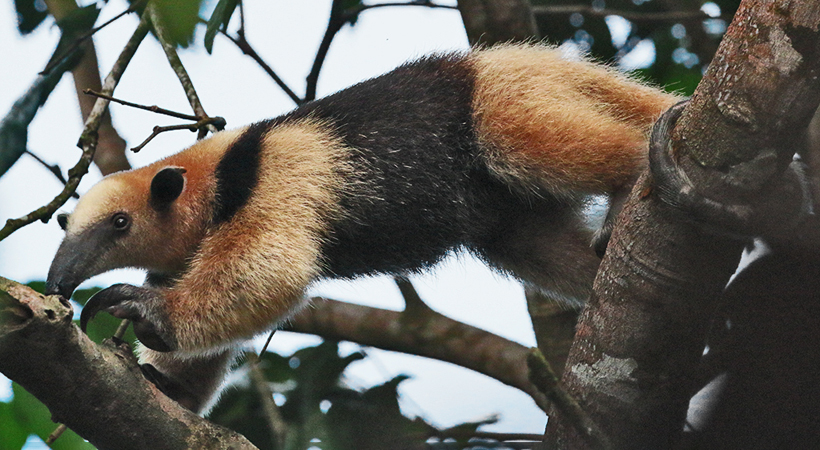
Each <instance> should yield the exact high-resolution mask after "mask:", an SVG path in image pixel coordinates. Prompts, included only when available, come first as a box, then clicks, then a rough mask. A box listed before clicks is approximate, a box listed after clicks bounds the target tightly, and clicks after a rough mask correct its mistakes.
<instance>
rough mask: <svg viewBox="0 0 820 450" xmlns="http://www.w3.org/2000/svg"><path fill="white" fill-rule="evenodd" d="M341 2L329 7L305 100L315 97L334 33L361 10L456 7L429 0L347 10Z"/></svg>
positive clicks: (362, 6) (336, 0)
mask: <svg viewBox="0 0 820 450" xmlns="http://www.w3.org/2000/svg"><path fill="white" fill-rule="evenodd" d="M341 4H342V2H341V1H339V0H334V1H333V5H332V6H331V7H330V8H331V9H330V18H329V19H328V24H327V29H326V30H325V35H324V36H323V37H322V42H321V43H320V44H319V49H318V50H317V51H316V57H315V58H314V59H313V66H312V67H311V68H310V73H309V74H308V76H307V78H306V82H307V86H306V88H305V98H304V101H305V102H309V101H311V100H315V99H316V86H317V84H318V83H319V72H321V70H322V65H323V64H324V62H325V58H326V57H327V52H328V50H330V43H331V42H333V38H334V37H336V34H337V33H338V32H339V30H341V29H342V27H343V26H344V25H345V24H346V23H348V22H351V21H353V20H355V19H356V18H357V17H358V16H359V14H361V13H362V12H363V11H367V10H368V9H374V8H383V7H388V6H424V7H427V8H444V9H457V7H455V6H449V5H439V4H436V3H432V2H429V1H420V2H411V3H393V2H391V3H379V4H375V5H358V6H356V7H353V8H350V9H347V10H343V9H342V8H341V6H340V5H341Z"/></svg>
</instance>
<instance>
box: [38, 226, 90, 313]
mask: <svg viewBox="0 0 820 450" xmlns="http://www.w3.org/2000/svg"><path fill="white" fill-rule="evenodd" d="M87 244H88V243H87V242H83V239H81V238H79V237H76V236H66V237H65V239H63V242H62V243H61V244H60V248H59V249H57V254H56V255H54V259H53V260H52V261H51V267H50V268H49V269H48V279H47V280H46V294H47V295H55V294H59V295H62V296H63V297H65V298H70V297H71V294H73V293H74V290H75V289H77V286H79V285H80V283H82V282H83V281H85V280H87V279H89V278H91V277H93V276H94V275H97V274H99V273H102V272H103V268H102V267H101V264H100V262H101V261H100V259H101V257H102V256H103V253H104V252H105V249H104V248H101V247H100V246H93V245H87Z"/></svg>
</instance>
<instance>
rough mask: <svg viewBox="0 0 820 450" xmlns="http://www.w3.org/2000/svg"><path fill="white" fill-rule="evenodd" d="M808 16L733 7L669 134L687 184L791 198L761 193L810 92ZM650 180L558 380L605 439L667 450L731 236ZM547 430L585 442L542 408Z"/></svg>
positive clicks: (777, 170) (812, 104)
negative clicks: (672, 202) (693, 215)
mask: <svg viewBox="0 0 820 450" xmlns="http://www.w3.org/2000/svg"><path fill="white" fill-rule="evenodd" d="M818 25H820V5H818V4H817V3H816V2H808V1H792V2H786V1H763V0H751V1H745V2H743V4H742V5H741V6H740V9H739V10H738V12H737V15H736V16H735V20H734V21H733V23H732V25H731V26H730V28H729V30H728V31H727V34H726V36H725V37H724V41H723V43H722V44H721V46H720V49H719V50H718V53H717V54H716V56H715V58H714V60H713V61H712V64H711V65H710V67H709V70H708V71H707V73H706V75H705V78H704V80H703V82H702V83H701V85H700V86H699V87H698V90H697V91H696V92H695V95H694V97H693V98H692V101H691V104H690V105H689V106H688V107H687V108H686V111H685V112H684V115H683V117H681V119H680V121H679V122H678V126H677V128H676V129H675V131H674V133H673V137H674V141H673V147H674V152H673V154H674V155H675V156H676V157H677V158H678V159H679V163H680V166H681V167H682V168H683V169H684V170H685V173H686V175H687V176H688V178H689V179H691V180H692V181H693V183H694V186H695V188H696V190H697V192H699V193H700V194H702V195H704V196H705V197H707V198H710V199H713V200H717V201H720V202H723V203H724V204H731V205H737V204H745V205H751V206H752V207H759V206H761V205H764V204H771V203H777V202H778V201H780V200H782V201H783V202H784V203H788V204H791V203H789V202H785V200H786V199H780V198H771V192H773V191H776V188H777V187H779V186H780V184H781V182H782V179H783V174H784V170H785V168H786V165H787V164H788V163H789V162H790V161H791V158H792V155H793V154H794V153H795V151H796V150H797V148H796V146H797V145H798V143H799V138H800V137H801V136H802V133H801V132H800V131H801V130H805V128H806V126H807V124H808V121H809V119H810V118H811V114H812V113H813V112H814V110H815V109H816V108H817V104H818V99H820V85H818V84H817V82H816V80H817V75H818V69H820V58H818V55H817V52H818V50H819V49H820V40H819V39H818V33H817V29H818ZM652 190H653V186H652V183H651V181H650V176H649V175H648V174H644V175H643V176H642V177H641V179H640V180H639V182H638V184H637V185H636V187H635V189H634V191H633V193H632V196H631V198H630V201H629V202H628V204H627V205H626V207H625V208H624V212H623V214H622V215H621V217H620V219H619V225H618V226H617V227H616V230H615V233H614V235H613V238H612V242H611V243H610V246H609V249H608V250H607V254H606V256H605V258H604V261H603V263H602V266H601V270H600V271H599V274H598V278H597V279H596V281H595V293H594V294H593V296H592V298H591V299H590V302H589V303H588V305H587V307H586V309H585V311H584V312H583V314H582V317H581V322H580V323H579V329H578V333H577V336H576V339H575V342H574V344H573V348H572V350H571V352H570V356H569V360H568V362H567V369H566V370H565V372H564V377H563V382H564V383H565V385H566V386H567V388H568V389H569V391H570V392H571V393H573V394H574V395H575V396H576V398H577V399H578V400H579V402H580V403H581V405H582V406H583V407H584V408H585V409H586V410H587V412H588V413H589V414H590V415H592V417H593V419H594V420H596V421H597V422H598V424H599V426H601V428H603V430H604V431H605V433H607V434H608V435H609V436H610V438H611V439H612V442H613V444H614V447H616V448H670V447H672V446H674V445H675V444H676V443H677V442H678V440H679V439H680V436H681V431H682V429H683V421H684V418H685V414H686V410H687V405H688V402H689V398H690V397H691V395H692V394H693V390H694V389H695V388H697V387H698V386H697V384H696V382H695V381H696V380H697V379H698V374H697V367H698V363H699V360H700V356H701V354H702V352H703V348H704V343H705V339H706V331H707V329H708V327H709V324H710V319H711V318H712V313H713V311H714V310H715V303H716V299H717V298H718V296H719V294H720V292H721V291H722V290H723V288H724V286H725V285H726V283H727V281H728V280H729V277H730V276H731V275H732V273H733V272H734V270H735V268H736V266H737V262H738V260H739V258H740V254H741V251H742V249H743V246H744V242H743V241H741V240H736V239H732V238H729V237H728V234H722V233H713V232H709V231H705V229H704V227H703V226H701V225H702V224H696V223H693V222H692V221H690V220H687V217H686V211H677V210H675V209H674V208H670V207H668V206H666V205H664V204H662V203H661V202H659V201H657V199H656V196H655V195H653V194H652ZM778 192H779V191H778ZM767 196H768V197H769V198H766V197H767ZM776 219H777V220H779V221H780V222H781V223H782V224H784V225H785V224H788V223H789V222H790V220H789V218H788V217H785V216H783V217H777V218H776ZM713 231H714V229H713ZM735 231H736V230H727V232H728V233H733V232H735ZM548 431H549V432H550V436H551V437H552V438H553V439H556V440H557V441H558V443H559V447H560V448H571V449H583V448H589V445H588V444H587V443H586V442H584V441H583V440H582V439H581V438H580V437H579V435H578V434H577V432H576V431H575V430H573V429H572V428H571V427H569V426H567V424H566V423H564V422H563V421H562V420H561V419H560V417H551V419H550V427H549V430H548Z"/></svg>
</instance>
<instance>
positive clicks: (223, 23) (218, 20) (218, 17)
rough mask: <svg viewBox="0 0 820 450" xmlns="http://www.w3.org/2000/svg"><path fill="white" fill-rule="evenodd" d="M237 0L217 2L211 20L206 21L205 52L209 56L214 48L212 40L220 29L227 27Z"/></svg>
mask: <svg viewBox="0 0 820 450" xmlns="http://www.w3.org/2000/svg"><path fill="white" fill-rule="evenodd" d="M237 2H238V0H219V3H217V4H216V8H214V12H213V14H211V18H210V19H208V28H207V29H206V30H205V50H207V51H208V53H209V54H210V53H211V52H212V51H213V47H214V38H216V33H218V32H219V30H220V29H222V28H224V27H227V26H228V22H230V20H231V16H232V15H233V12H234V11H235V10H236V5H237Z"/></svg>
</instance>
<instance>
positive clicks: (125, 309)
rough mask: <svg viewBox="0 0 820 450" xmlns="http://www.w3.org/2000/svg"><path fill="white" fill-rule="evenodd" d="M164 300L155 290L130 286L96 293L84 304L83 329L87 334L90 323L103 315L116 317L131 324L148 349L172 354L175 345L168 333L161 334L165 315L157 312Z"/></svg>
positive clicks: (115, 286)
mask: <svg viewBox="0 0 820 450" xmlns="http://www.w3.org/2000/svg"><path fill="white" fill-rule="evenodd" d="M161 302H162V297H161V296H160V295H159V294H158V293H157V292H155V291H154V290H152V289H147V288H143V287H138V286H133V285H130V284H115V285H113V286H110V287H108V288H106V289H103V290H101V291H100V292H97V293H96V294H94V296H92V297H91V298H90V299H89V300H88V302H87V303H86V304H85V307H84V308H83V311H82V313H81V314H80V329H81V330H83V332H85V330H86V327H87V326H88V322H89V321H90V320H91V319H93V318H94V316H96V315H97V313H98V312H100V311H105V312H107V313H109V314H111V315H112V316H114V317H117V318H120V319H128V320H131V321H132V322H133V324H134V333H135V334H136V335H137V338H138V339H139V340H140V342H142V343H143V344H144V345H145V346H146V347H148V348H150V349H152V350H156V351H160V352H168V351H171V350H173V348H174V346H173V345H171V343H173V342H174V340H173V339H172V338H170V337H169V336H167V333H161V332H160V331H161V330H164V329H165V328H167V327H163V324H165V322H166V321H163V317H164V316H163V314H162V312H161V311H159V310H158V308H160V306H158V305H159V304H160V303H161Z"/></svg>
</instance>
